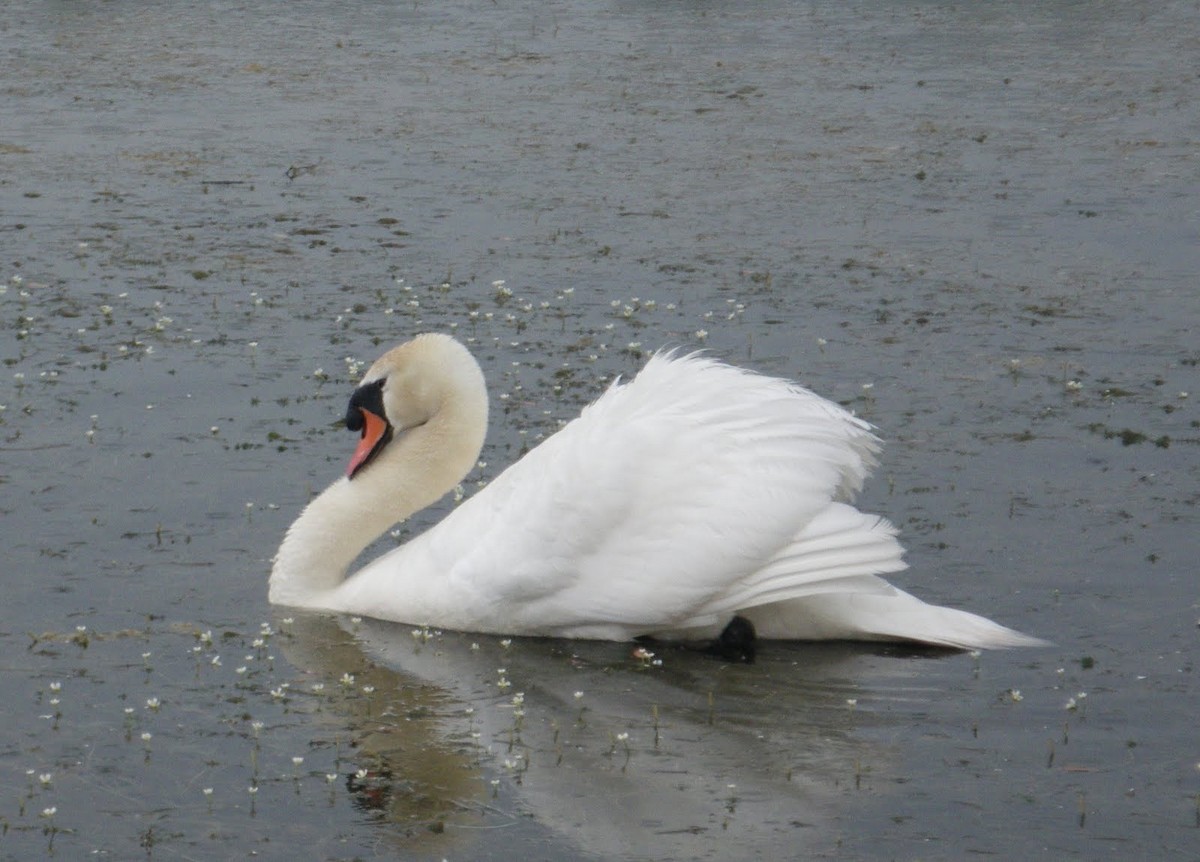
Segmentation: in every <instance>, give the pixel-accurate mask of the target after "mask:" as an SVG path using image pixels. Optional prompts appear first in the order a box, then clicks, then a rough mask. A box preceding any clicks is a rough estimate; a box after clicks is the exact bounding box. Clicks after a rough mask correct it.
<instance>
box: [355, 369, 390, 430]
mask: <svg viewBox="0 0 1200 862" xmlns="http://www.w3.org/2000/svg"><path fill="white" fill-rule="evenodd" d="M386 380H387V378H385V377H381V378H379V379H378V380H372V381H371V382H370V383H364V384H363V385H362V386H360V387H358V388H357V389H355V390H354V394H353V395H351V396H350V404H349V406H348V407H347V408H346V427H347V428H349V429H350V430H351V431H362V429H363V415H362V411H363V410H369V411H370V412H372V413H374V414H375V415H376V416H378V417H380V418H381V419H382V418H384V417H385V416H386V415H387V414H386V413H384V411H383V384H384V382H386Z"/></svg>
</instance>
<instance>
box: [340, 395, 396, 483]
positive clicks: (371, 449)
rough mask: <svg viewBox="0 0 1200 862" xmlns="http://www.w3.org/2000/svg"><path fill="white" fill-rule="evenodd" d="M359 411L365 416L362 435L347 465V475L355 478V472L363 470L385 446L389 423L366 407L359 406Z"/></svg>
mask: <svg viewBox="0 0 1200 862" xmlns="http://www.w3.org/2000/svg"><path fill="white" fill-rule="evenodd" d="M358 409H359V411H360V412H361V413H362V417H363V429H362V437H360V438H359V440H358V448H356V449H355V450H354V455H352V456H351V458H350V464H349V465H348V466H347V467H346V476H347V477H348V478H351V479H353V478H354V474H355V473H357V472H358V471H359V470H361V469H362V468H363V467H364V466H366V463H367V462H368V461H370V460H371V457H372V456H373V455H375V454H376V453H377V452H378V451H379V449H381V448H383V444H384V443H385V442H386V439H385V438H386V437H387V432H388V424H387V421H386V420H384V419H381V418H380V417H378V416H376V415H375V414H374V413H372V412H371V411H370V410H368V409H366V408H365V407H359V408H358Z"/></svg>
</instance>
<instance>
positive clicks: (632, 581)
mask: <svg viewBox="0 0 1200 862" xmlns="http://www.w3.org/2000/svg"><path fill="white" fill-rule="evenodd" d="M371 399H374V401H373V402H371ZM356 402H357V403H356ZM368 402H371V403H375V404H376V406H375V407H374V408H373V409H372V407H371V403H368ZM356 409H357V410H358V411H360V412H361V413H362V416H363V417H365V418H367V425H366V426H364V440H363V443H361V444H360V450H359V453H357V454H356V456H355V459H354V462H352V465H351V467H352V471H354V472H353V478H342V479H339V480H338V481H337V482H335V483H334V484H333V485H332V486H330V488H329V489H327V490H326V491H325V492H324V493H323V494H322V495H320V496H319V497H318V498H316V499H315V500H314V501H313V502H312V503H311V504H310V505H309V507H308V508H307V509H306V510H305V511H304V513H303V514H302V515H301V516H300V518H299V519H298V520H297V521H296V523H295V524H293V526H292V527H291V529H290V530H289V531H288V534H287V536H286V537H285V540H284V542H283V544H282V546H281V547H280V550H279V554H278V555H277V558H276V562H275V567H274V570H273V571H272V575H271V588H270V589H271V593H270V597H271V600H272V601H273V602H277V603H282V604H293V605H300V606H305V607H311V608H319V609H324V610H330V611H340V612H348V613H355V614H362V615H367V616H372V617H377V618H382V619H390V620H396V621H401V622H407V623H412V624H417V625H422V624H428V625H433V626H438V627H442V628H452V629H460V630H465V631H480V632H492V633H505V634H515V635H548V636H557V637H581V638H603V639H629V638H633V637H637V636H642V635H652V636H657V637H669V638H704V637H711V636H714V635H716V634H718V633H719V632H720V631H721V630H722V629H723V628H724V627H725V625H726V624H727V623H729V621H730V620H731V619H732V618H733V617H734V616H742V617H745V618H746V619H749V620H750V621H751V622H752V623H753V624H754V626H755V628H756V629H757V632H758V635H759V636H760V637H765V638H786V639H830V638H852V639H872V640H874V639H900V640H914V641H922V642H926V643H931V644H939V645H944V646H950V647H960V648H975V647H1005V646H1018V645H1029V644H1033V643H1037V641H1036V640H1035V639H1033V638H1030V637H1028V636H1026V635H1023V634H1020V633H1019V632H1015V631H1013V630H1011V629H1008V628H1005V627H1003V626H1000V625H997V624H996V623H993V622H991V621H989V620H986V619H984V618H982V617H979V616H976V615H974V614H970V613H967V612H964V611H958V610H953V609H950V608H943V607H937V606H933V605H928V604H926V603H924V602H922V601H920V600H919V599H916V598H914V597H913V596H910V595H909V594H907V593H904V592H902V591H900V590H897V589H896V588H895V587H893V586H891V585H890V584H888V583H887V582H886V581H884V580H883V579H881V578H880V577H878V576H879V575H881V574H885V573H888V572H895V571H899V570H900V569H903V568H904V567H905V564H904V562H903V561H902V559H901V557H902V554H903V549H902V548H901V546H900V544H899V542H898V541H897V540H896V537H895V534H896V531H895V529H894V528H893V527H892V526H891V525H890V524H889V523H888V522H887V521H885V520H883V519H882V518H879V517H877V516H872V515H865V514H863V513H861V512H859V511H857V510H856V509H854V508H853V507H852V506H851V505H849V503H850V501H851V500H852V498H853V496H854V495H855V493H856V492H857V491H858V490H859V489H860V488H861V487H862V484H863V481H864V480H865V479H866V477H867V474H868V473H869V472H870V470H871V468H872V467H873V466H874V465H875V456H876V453H877V452H878V449H879V441H878V439H877V438H876V437H875V436H874V435H873V434H872V433H871V429H870V426H869V425H868V424H867V423H865V422H863V421H862V420H860V419H857V418H855V417H854V416H852V415H851V414H849V413H848V412H846V411H845V410H843V409H842V408H840V407H838V406H837V405H835V404H833V403H831V402H829V401H827V400H825V399H823V398H821V397H819V396H817V395H815V394H813V393H812V392H809V391H808V390H806V389H803V388H801V387H799V386H796V385H795V384H792V383H789V382H787V381H785V380H780V379H777V378H771V377H766V376H762V375H759V374H755V373H753V372H749V371H745V370H742V369H738V368H735V367H732V366H729V365H726V364H724V363H721V362H718V361H716V360H713V359H710V358H707V357H704V356H700V355H695V354H693V355H687V356H678V355H674V354H670V353H666V354H663V353H660V354H657V355H655V356H654V357H652V358H651V359H650V360H649V362H648V363H647V364H646V366H645V368H644V369H643V370H642V371H641V372H640V373H639V374H638V375H637V376H636V377H635V378H634V379H633V380H631V381H629V382H627V383H622V382H618V383H616V384H614V385H613V386H612V387H610V388H609V389H608V391H607V392H605V393H604V394H603V395H602V396H601V397H600V398H599V399H598V400H597V401H596V402H595V403H593V404H592V405H590V406H589V407H587V408H586V409H585V410H584V411H583V413H582V414H581V415H580V416H579V417H578V418H577V419H575V420H574V421H572V422H571V423H569V424H568V425H566V426H565V427H563V428H562V429H561V430H560V431H558V432H557V433H556V434H554V435H553V436H551V437H550V438H548V439H547V440H546V441H544V442H543V443H542V444H541V445H540V446H538V447H537V448H535V449H533V450H532V451H531V452H529V453H528V454H527V455H526V456H525V457H524V458H522V459H521V460H520V461H519V462H517V463H516V464H514V465H512V466H511V467H509V468H508V469H507V470H505V471H504V472H503V473H502V474H501V475H500V476H498V477H497V478H496V479H494V480H493V481H492V482H491V483H490V484H489V485H488V486H487V487H485V488H484V489H483V490H482V491H480V492H479V493H477V494H475V495H474V496H473V497H471V498H469V499H468V500H466V501H465V502H464V503H463V504H462V505H460V506H458V507H457V508H456V509H454V510H453V511H452V512H451V513H450V514H449V515H448V516H447V517H446V518H445V519H444V520H443V521H441V522H440V523H438V524H437V525H435V526H434V527H432V528H431V529H429V530H428V531H427V532H425V533H424V534H422V535H420V536H418V537H417V538H415V539H413V540H412V541H410V542H408V543H407V544H406V545H404V546H402V547H399V548H396V549H395V550H393V551H391V552H389V553H387V554H384V555H383V556H382V557H380V558H378V559H376V560H374V561H372V562H370V563H369V564H367V565H366V566H364V567H363V568H362V569H361V570H359V571H358V572H356V573H355V574H353V575H351V576H350V577H349V578H345V571H346V568H347V567H348V566H349V564H350V563H351V562H352V561H353V559H354V557H356V556H357V554H358V553H359V552H360V551H361V550H362V549H363V548H364V547H365V546H366V545H367V544H368V543H369V542H370V541H371V540H373V539H374V538H376V537H377V536H378V535H379V534H380V533H382V532H383V530H385V529H387V528H388V527H390V526H392V525H393V524H394V523H395V522H397V521H399V520H401V519H403V518H405V517H407V516H409V515H410V514H412V513H413V512H414V511H417V510H418V509H420V508H423V507H424V506H426V505H429V503H431V502H433V501H434V500H436V499H437V498H438V497H440V496H442V495H443V494H444V493H446V492H447V491H448V490H450V489H451V488H452V487H454V485H455V484H456V483H457V482H458V481H460V480H461V478H462V477H463V476H464V475H465V474H466V472H467V471H468V470H469V469H470V468H471V466H473V464H474V463H475V461H476V459H477V458H478V453H479V450H480V447H481V445H482V441H483V433H484V431H485V429H486V423H487V401H486V389H485V388H484V385H483V379H482V372H480V370H479V367H478V365H477V363H475V361H474V359H473V358H472V357H471V356H470V354H469V353H468V352H467V351H466V349H465V348H464V347H463V346H462V345H460V344H459V343H458V342H457V341H455V340H453V339H451V338H449V337H447V336H442V335H422V336H418V337H417V338H416V339H414V340H413V341H411V342H409V343H407V344H405V345H401V346H400V347H398V348H396V349H395V350H392V351H390V352H389V353H387V354H386V355H385V356H384V357H382V358H381V359H380V360H379V361H378V362H376V363H375V365H373V366H372V367H371V369H370V370H369V371H368V372H367V374H366V376H365V377H364V379H363V383H362V385H361V386H360V388H359V390H357V392H356V395H355V399H353V400H352V402H351V412H350V414H349V415H348V421H351V422H354V421H355V420H358V414H357V413H356V412H355V410H356ZM371 413H382V414H383V415H382V416H380V419H383V420H386V425H387V426H388V427H390V428H392V429H394V435H395V436H394V438H393V439H392V440H391V442H390V443H388V442H386V441H384V443H382V444H380V445H379V446H378V447H377V446H376V445H375V443H374V440H373V438H369V437H367V436H366V435H368V433H377V434H383V433H385V432H384V430H383V429H384V424H383V423H377V424H376V425H374V426H373V425H372V424H371V421H370V418H369V416H368V414H371ZM358 424H359V425H362V422H361V420H360V421H359V422H358ZM372 428H374V429H375V430H374V432H372Z"/></svg>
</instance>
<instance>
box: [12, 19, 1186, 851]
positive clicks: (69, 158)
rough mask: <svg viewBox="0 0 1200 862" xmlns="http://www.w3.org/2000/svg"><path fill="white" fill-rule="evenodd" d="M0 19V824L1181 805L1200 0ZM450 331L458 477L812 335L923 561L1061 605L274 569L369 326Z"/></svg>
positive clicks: (958, 584)
mask: <svg viewBox="0 0 1200 862" xmlns="http://www.w3.org/2000/svg"><path fill="white" fill-rule="evenodd" d="M4 17H5V20H4V21H3V22H0V48H2V51H0V58H2V59H0V63H2V64H3V69H2V75H0V81H2V82H3V83H2V84H0V94H2V96H0V248H2V251H3V256H2V258H0V264H2V267H3V270H2V271H0V289H2V290H3V293H2V294H0V307H2V308H3V315H2V317H0V320H2V321H3V327H2V328H0V332H2V335H0V356H2V357H3V362H4V374H3V377H2V379H0V404H2V405H3V410H0V431H2V432H3V444H2V445H3V448H2V449H0V484H2V486H3V489H4V493H3V497H2V502H0V510H2V511H3V519H2V521H0V525H2V526H0V529H2V530H3V536H4V539H5V548H6V553H5V560H4V564H3V577H4V603H3V608H2V609H0V643H2V644H3V646H4V652H5V655H6V656H7V658H6V661H5V669H6V671H7V672H6V673H4V674H3V675H0V686H3V697H4V699H5V701H6V703H7V704H8V706H7V709H6V716H7V717H6V721H5V723H4V730H3V731H0V768H2V769H3V770H4V772H3V777H4V786H5V787H8V788H9V792H8V793H7V794H6V795H5V798H4V801H3V802H0V823H3V829H4V832H3V835H2V836H0V856H2V857H3V858H11V859H29V858H40V857H41V856H43V855H49V854H51V853H53V854H55V855H59V856H63V857H66V858H74V857H76V856H79V857H82V856H83V855H84V854H92V853H94V854H96V855H99V856H101V857H105V856H107V857H109V858H132V857H136V856H138V855H141V854H147V855H150V856H152V857H153V856H161V857H165V858H240V857H242V856H249V855H251V854H254V855H255V858H266V859H291V858H295V856H296V854H297V853H298V852H299V853H302V854H304V855H306V856H307V857H311V858H320V859H343V858H396V857H401V858H429V859H441V858H449V859H456V858H457V859H497V860H509V859H526V858H554V859H588V858H606V859H608V858H647V857H653V858H661V859H696V858H711V859H738V858H745V859H752V858H766V857H770V858H785V857H788V856H797V855H800V856H808V857H812V858H835V859H894V858H904V859H917V858H920V859H958V858H962V857H964V856H966V855H968V854H989V855H993V856H998V857H1001V858H1037V857H1043V858H1081V859H1094V858H1106V857H1110V856H1112V857H1116V858H1128V857H1130V856H1141V857H1148V858H1152V857H1170V856H1182V855H1186V854H1187V853H1188V852H1190V848H1192V847H1194V846H1195V841H1196V834H1197V833H1196V828H1197V824H1198V818H1200V815H1198V813H1197V812H1198V811H1200V807H1198V800H1200V750H1198V749H1197V744H1196V737H1195V732H1194V711H1195V703H1196V699H1197V694H1198V692H1197V683H1196V676H1195V674H1196V656H1197V635H1198V631H1200V630H1198V628H1197V622H1198V620H1200V606H1198V605H1197V592H1196V583H1197V581H1196V564H1195V561H1196V559H1197V558H1198V556H1200V547H1198V545H1200V543H1198V542H1197V538H1196V537H1197V533H1198V531H1197V519H1196V514H1195V513H1196V502H1197V496H1196V488H1197V487H1200V483H1198V481H1197V480H1198V478H1200V476H1198V471H1197V466H1196V465H1197V459H1196V444H1197V441H1198V440H1200V429H1198V422H1200V418H1198V417H1197V414H1196V410H1195V407H1194V404H1195V400H1196V396H1195V393H1196V391H1197V390H1198V389H1200V387H1198V386H1197V374H1196V364H1197V361H1200V350H1198V349H1197V346H1196V341H1195V336H1194V333H1195V331H1196V328H1197V325H1198V324H1200V292H1198V291H1197V290H1196V272H1197V271H1200V251H1198V250H1200V242H1198V240H1200V237H1198V236H1197V234H1198V229H1197V225H1200V213H1198V212H1197V207H1198V205H1197V203H1196V202H1197V201H1198V200H1200V187H1198V186H1200V182H1198V178H1200V170H1198V165H1197V155H1198V142H1200V110H1198V106H1197V101H1196V95H1195V94H1196V92H1198V91H1197V78H1196V73H1195V69H1197V68H1200V40H1198V39H1197V36H1196V33H1197V32H1200V28H1198V24H1200V21H1198V17H1200V14H1198V11H1197V8H1196V6H1195V4H1194V3H1186V2H1167V3H1123V4H1115V3H1101V4H1078V3H1069V2H1055V3H1011V4H1002V5H988V6H977V5H970V6H962V5H951V4H944V3H934V2H909V3H900V4H896V3H873V2H858V3H849V4H845V3H821V2H814V3H805V4H800V3H784V2H774V3H772V2H768V3H758V4H753V5H751V6H746V5H745V4H727V3H720V2H689V3H682V2H680V3H657V4H635V3H623V2H607V3H606V2H582V3H573V4H565V3H549V4H546V3H529V4H517V5H511V4H483V5H479V4H465V3H456V2H451V3H441V4H426V3H419V2H418V3H409V4H402V5H395V4H387V3H371V2H354V3H346V4H339V5H338V6H337V7H336V8H332V7H329V6H328V4H311V3H289V4H282V3H270V2H268V3H265V4H264V3H259V4H256V5H255V6H253V7H250V8H247V7H243V6H241V5H238V4H233V3H221V2H216V3H210V4H203V5H201V6H199V7H196V8H193V7H187V8H181V7H179V6H178V4H145V3H124V2H107V3H88V4H78V3H69V2H59V3H28V2H19V0H18V2H13V3H10V4H8V5H7V6H6V10H5V16H4ZM424 329H439V330H445V331H454V332H456V333H457V334H458V335H459V336H460V337H461V338H464V339H466V340H468V341H469V342H470V343H471V344H472V346H473V348H474V349H475V350H476V352H477V355H478V356H479V358H480V360H481V362H482V364H483V366H484V369H485V372H486V373H487V376H488V378H489V385H490V387H491V393H492V398H493V403H494V407H495V409H494V411H493V420H492V428H491V437H490V440H489V443H488V447H487V449H486V450H485V453H484V461H485V462H486V465H485V466H483V467H481V468H480V470H479V472H478V473H477V474H476V475H474V476H472V477H471V478H470V480H469V482H468V489H470V488H473V487H474V486H475V484H476V483H477V482H480V481H486V479H487V478H489V477H490V476H493V475H495V474H496V472H497V471H498V470H499V469H501V468H502V467H503V466H504V465H505V464H507V463H509V462H511V461H512V460H513V459H515V458H516V457H518V456H519V454H520V453H521V452H522V451H524V450H525V449H526V448H527V447H529V446H532V445H534V444H535V443H536V442H537V441H538V440H539V439H540V438H541V437H543V436H544V435H545V434H547V433H550V432H552V431H553V430H554V429H555V428H556V427H558V424H559V423H560V422H561V421H563V420H566V419H568V418H569V417H571V416H572V415H574V414H575V413H576V412H577V411H578V409H579V408H580V407H581V406H582V405H583V404H585V403H586V402H587V401H589V400H590V399H592V398H594V397H595V396H596V395H597V394H598V393H599V392H601V391H602V390H603V387H604V386H605V385H606V383H607V382H609V381H611V380H612V379H613V377H614V376H616V375H618V374H629V373H632V372H634V371H635V370H636V369H637V368H638V367H639V365H640V364H641V363H642V361H644V358H645V355H646V354H647V353H648V352H649V351H651V350H653V349H656V348H658V347H660V346H681V347H685V348H694V347H704V348H707V349H709V350H711V351H712V352H713V353H715V354H716V355H718V356H721V357H723V358H726V359H729V360H730V361H734V362H737V363H740V364H745V365H748V366H750V367H753V368H757V369H760V370H762V371H766V372H770V373H775V374H781V375H786V376H789V377H793V378H795V379H799V380H802V381H803V382H804V383H806V384H807V385H809V386H811V387H812V388H814V389H816V390H817V391H819V392H821V393H823V394H825V395H827V396H829V397H831V398H834V399H836V400H838V401H840V402H842V403H844V404H846V405H847V406H850V407H852V408H853V409H855V410H856V411H858V412H859V413H860V414H862V415H864V416H866V417H867V418H868V419H870V420H871V421H872V422H875V423H877V424H878V425H879V427H880V433H881V434H882V436H883V437H884V438H885V439H886V441H887V443H888V448H887V450H886V452H885V458H884V462H883V464H882V465H881V467H880V469H879V471H878V473H877V476H876V478H875V479H874V480H873V482H872V483H871V484H870V485H869V486H868V488H867V490H866V491H865V494H864V499H863V506H864V508H868V509H870V510H872V511H878V512H880V513H883V514H886V515H887V516H888V517H889V518H891V519H892V520H893V521H895V522H896V523H897V524H898V525H900V526H901V527H902V528H903V535H904V540H905V542H906V545H907V546H908V547H909V549H910V553H909V561H910V563H911V565H912V568H911V569H910V570H909V571H908V572H906V573H904V574H903V575H902V576H900V577H898V578H897V581H898V582H899V583H901V584H902V585H903V586H904V587H905V588H907V589H910V590H911V591H913V592H915V593H917V594H918V595H921V596H922V597H924V598H927V599H929V600H931V601H936V602H939V603H945V604H950V605H953V606H957V607H965V608H969V609H972V610H977V611H981V612H984V613H987V614H988V615H990V616H993V617H995V618H997V619H999V620H1001V621H1002V622H1005V623H1007V624H1009V625H1012V626H1014V627H1017V628H1020V629H1022V630H1025V631H1029V632H1031V633H1033V634H1037V635H1040V636H1043V637H1047V638H1050V639H1052V640H1054V641H1055V643H1056V646H1054V647H1051V648H1048V649H1044V650H1030V651H1022V652H1016V653H1003V654H991V653H989V654H986V655H984V656H981V657H978V658H976V657H972V656H969V655H958V654H942V653H925V652H920V651H917V652H914V651H911V650H903V649H898V648H883V649H880V648H871V647H863V646H855V645H777V646H773V647H771V648H770V649H768V650H766V651H765V653H764V655H763V656H762V659H761V661H760V662H759V663H758V664H756V665H754V666H750V667H741V666H737V667H733V666H727V665H723V664H721V663H719V662H714V661H712V660H710V659H707V658H704V657H701V656H697V655H694V654H692V653H688V652H685V651H679V650H662V651H661V652H660V654H659V655H657V656H656V657H655V658H656V659H658V660H661V662H662V664H661V666H659V665H655V664H653V660H650V662H649V663H647V662H646V661H643V660H640V659H637V658H635V657H634V656H632V655H631V653H630V651H629V649H628V647H626V646H624V645H612V644H569V643H560V642H544V641H526V640H516V641H513V642H512V643H509V644H507V645H505V644H503V643H502V642H501V640H499V639H496V638H477V637H475V638H473V637H470V636H462V635H458V634H455V633H440V632H427V631H424V630H421V629H417V630H416V633H415V634H414V632H413V630H412V627H410V626H399V627H398V626H389V625H383V624H377V623H372V622H370V621H360V622H354V621H350V620H340V621H339V620H328V619H324V618H320V617H302V616H298V615H291V614H286V613H284V614H280V613H276V612H273V611H272V609H271V608H270V607H269V606H268V605H267V603H266V600H265V594H266V577H267V572H268V569H269V559H270V557H271V555H272V554H273V552H274V549H275V547H276V545H277V543H278V539H279V536H280V534H281V533H282V531H283V529H284V528H285V527H286V526H287V524H288V523H289V522H290V520H291V518H292V517H294V515H295V513H296V512H297V511H298V509H299V508H300V506H301V505H302V504H303V502H304V501H305V500H306V499H307V497H308V494H309V493H311V492H313V491H315V490H318V489H320V488H321V487H322V486H323V485H324V484H326V483H328V482H329V481H332V479H333V478H334V477H336V476H337V475H338V473H339V471H340V470H341V468H342V466H343V465H344V461H345V459H346V457H347V456H348V454H349V451H350V445H351V443H352V442H353V441H352V440H350V439H348V435H346V434H345V433H344V432H341V431H340V429H339V428H338V427H337V426H336V419H337V418H338V417H339V416H341V415H342V412H343V410H344V404H345V399H346V397H347V396H348V393H349V392H350V390H351V388H352V386H353V383H354V381H355V379H356V378H357V375H358V374H360V373H361V370H362V367H363V363H369V362H370V361H371V360H373V359H374V357H375V356H376V355H377V354H378V353H379V352H380V351H381V350H382V349H384V348H386V347H388V346H390V345H391V344H393V343H394V342H396V341H399V340H402V339H403V338H405V337H407V336H408V335H410V334H412V333H414V332H417V331H421V330H424ZM446 505H449V504H446ZM440 511H445V507H444V506H443V507H442V508H441V510H440ZM438 514H439V513H438V512H433V513H430V514H428V515H424V516H422V517H420V518H418V519H415V520H414V523H413V524H411V525H408V526H406V527H405V528H403V529H402V530H401V532H400V535H399V538H401V539H402V538H403V537H404V535H406V534H408V533H410V532H411V531H412V530H416V529H420V527H421V526H423V525H425V524H428V523H430V522H432V520H434V519H435V518H436V517H438ZM394 541H396V539H394V538H392V537H387V538H385V540H384V541H383V545H384V546H386V545H387V544H389V543H393V542H394ZM473 647H474V648H473ZM500 668H504V669H505V673H504V674H500V673H499V669H500ZM502 682H503V683H507V684H505V685H502V684H501V683H502ZM576 692H582V694H581V696H580V697H579V698H576V696H575V693H576ZM517 694H521V695H522V698H521V700H520V701H519V702H516V703H514V699H515V696H516V695H517ZM518 712H522V713H523V715H517V714H516V713H518ZM147 734H148V736H147ZM297 758H299V760H298V759H297ZM252 789H253V792H252Z"/></svg>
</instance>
